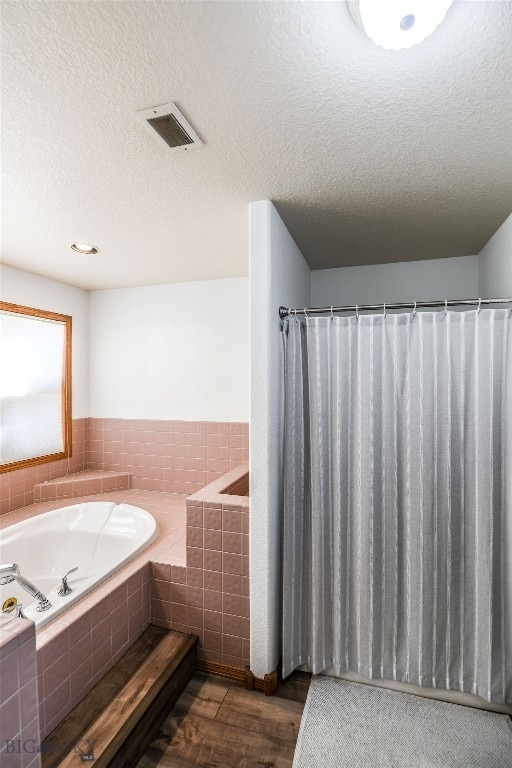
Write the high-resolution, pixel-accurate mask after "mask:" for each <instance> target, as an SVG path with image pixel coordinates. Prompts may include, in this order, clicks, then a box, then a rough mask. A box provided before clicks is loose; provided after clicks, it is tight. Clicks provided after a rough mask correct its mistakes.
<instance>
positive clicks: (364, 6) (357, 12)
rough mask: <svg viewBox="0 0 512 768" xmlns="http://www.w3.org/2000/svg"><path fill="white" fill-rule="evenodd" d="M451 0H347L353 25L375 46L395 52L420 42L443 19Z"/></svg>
mask: <svg viewBox="0 0 512 768" xmlns="http://www.w3.org/2000/svg"><path fill="white" fill-rule="evenodd" d="M452 2H453V0H349V3H348V5H349V8H350V13H351V14H352V17H353V18H354V20H355V22H356V24H357V25H358V26H359V27H361V29H362V30H363V32H365V33H366V34H367V35H368V37H369V38H370V39H371V40H373V42H374V43H376V45H380V46H381V47H382V48H388V49H391V50H395V51H398V50H400V49H401V48H411V46H413V45H416V44H417V43H421V42H422V41H423V40H424V39H425V38H426V37H428V36H429V35H431V34H432V32H434V30H435V29H437V27H438V26H439V24H440V23H441V22H442V21H443V19H444V17H445V16H446V13H447V11H448V8H449V7H450V5H451V4H452Z"/></svg>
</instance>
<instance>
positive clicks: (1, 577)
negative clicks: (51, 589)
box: [0, 563, 52, 611]
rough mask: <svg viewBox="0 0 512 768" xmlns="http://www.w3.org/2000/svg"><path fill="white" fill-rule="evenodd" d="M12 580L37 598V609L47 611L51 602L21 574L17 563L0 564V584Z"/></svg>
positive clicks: (8, 582)
mask: <svg viewBox="0 0 512 768" xmlns="http://www.w3.org/2000/svg"><path fill="white" fill-rule="evenodd" d="M12 581H17V582H18V584H19V585H20V587H21V588H22V589H24V590H25V592H28V593H29V594H30V595H32V597H34V598H35V599H36V600H37V610H38V611H47V610H48V608H51V607H52V604H51V603H50V601H49V600H48V599H47V598H46V597H45V595H43V593H42V592H40V591H39V590H38V588H37V587H35V586H34V584H32V582H31V581H29V580H28V579H26V578H25V577H24V576H22V575H21V573H20V568H19V565H18V564H17V563H4V564H3V565H0V584H10V583H11V582H12Z"/></svg>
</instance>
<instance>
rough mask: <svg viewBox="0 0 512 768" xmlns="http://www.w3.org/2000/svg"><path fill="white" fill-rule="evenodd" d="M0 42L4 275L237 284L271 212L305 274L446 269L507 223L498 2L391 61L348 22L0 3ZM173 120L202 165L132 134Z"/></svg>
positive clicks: (475, 5)
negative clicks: (418, 264)
mask: <svg viewBox="0 0 512 768" xmlns="http://www.w3.org/2000/svg"><path fill="white" fill-rule="evenodd" d="M2 37H3V40H2V43H3V45H2V59H3V60H2V75H3V83H2V87H3V126H2V133H3V136H2V141H3V165H2V188H3V210H2V224H3V238H2V240H3V243H2V250H3V259H4V261H5V263H7V264H11V265H13V266H17V267H20V268H22V269H27V270H29V271H33V272H37V273H39V274H44V275H47V276H49V277H53V278H56V279H59V280H62V281H64V282H69V283H71V284H74V285H80V286H82V287H85V288H106V287H116V286H118V287H121V286H126V285H142V284H151V283H162V282H172V281H181V280H196V279H208V278H216V277H227V276H237V275H243V274H246V272H247V216H248V211H247V204H248V203H249V202H250V201H253V200H260V199H263V198H270V199H272V200H273V201H274V202H275V204H276V205H277V208H278V210H279V211H280V213H281V215H282V217H283V219H284V220H285V222H286V224H287V225H288V227H289V229H290V231H291V233H292V234H293V236H294V237H295V239H296V241H297V243H298V245H299V247H300V248H301V249H302V251H303V253H304V256H305V257H306V259H307V260H308V262H309V264H310V265H311V266H312V267H313V268H323V267H334V266H345V265H354V264H370V263H376V262H388V261H408V260H411V259H423V258H436V257H443V256H457V255H462V254H470V253H476V252H478V251H479V250H480V248H481V247H482V246H483V245H484V243H485V242H486V240H487V239H488V238H489V236H490V235H492V233H493V232H494V231H495V230H496V229H497V227H498V226H499V225H500V224H501V222H502V221H503V220H504V219H505V217H506V216H507V214H508V213H510V210H511V208H512V144H511V138H512V86H511V82H512V45H511V39H512V3H511V2H501V1H493V0H487V1H484V2H456V3H455V4H454V6H453V7H452V8H451V9H450V11H449V13H448V16H447V18H446V20H445V22H444V24H443V25H442V26H441V27H440V28H439V29H438V30H437V32H436V33H435V34H434V35H433V36H432V37H431V38H429V39H427V40H426V41H425V42H424V43H423V44H422V45H420V46H416V47H414V48H412V49H410V50H407V51H400V52H390V51H384V50H382V49H380V48H378V47H377V46H375V45H373V44H372V43H371V42H370V41H369V40H368V39H367V38H366V37H365V36H364V35H363V34H362V33H361V31H360V30H359V29H358V28H357V27H356V26H355V25H354V23H353V22H352V20H351V18H350V16H349V13H348V10H347V7H346V4H345V3H344V2H300V3H296V2H245V1H244V2H226V3H224V2H185V3H177V2H150V1H143V2H117V1H113V2H102V0H95V1H93V2H89V1H85V0H82V1H81V2H60V1H59V2H32V1H31V0H24V2H18V1H16V2H10V1H9V0H3V2H2ZM169 101H176V102H177V104H178V105H179V106H180V108H181V109H182V110H183V112H184V113H185V115H186V117H187V118H188V119H189V120H190V121H191V123H192V125H193V126H194V127H195V128H196V130H197V132H198V133H199V135H200V136H201V138H202V139H203V140H204V142H205V146H204V147H203V148H200V149H198V150H195V151H194V152H188V153H187V152H178V153H173V152H172V151H170V150H166V149H165V148H162V147H160V145H159V144H158V143H157V142H156V141H155V140H154V139H153V138H152V137H151V136H150V134H149V133H148V132H147V130H145V128H144V126H142V125H141V124H140V123H139V122H138V121H137V119H136V117H135V112H136V110H140V109H144V108H147V107H150V106H153V105H158V104H164V103H166V102H169ZM75 240H84V241H86V242H91V243H93V244H95V245H97V246H98V247H99V248H100V249H101V254H100V255H98V256H95V257H90V256H89V257H87V256H80V255H78V254H75V253H74V252H73V251H71V250H70V248H69V244H70V243H71V242H73V241H75Z"/></svg>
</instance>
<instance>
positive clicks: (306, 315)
mask: <svg viewBox="0 0 512 768" xmlns="http://www.w3.org/2000/svg"><path fill="white" fill-rule="evenodd" d="M304 317H305V318H306V322H307V321H308V320H309V318H308V308H307V307H304Z"/></svg>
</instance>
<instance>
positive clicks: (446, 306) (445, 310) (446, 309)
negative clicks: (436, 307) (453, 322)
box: [444, 299, 448, 315]
mask: <svg viewBox="0 0 512 768" xmlns="http://www.w3.org/2000/svg"><path fill="white" fill-rule="evenodd" d="M444 313H445V315H447V314H448V300H447V299H445V300H444Z"/></svg>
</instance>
